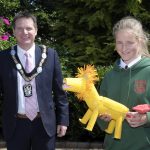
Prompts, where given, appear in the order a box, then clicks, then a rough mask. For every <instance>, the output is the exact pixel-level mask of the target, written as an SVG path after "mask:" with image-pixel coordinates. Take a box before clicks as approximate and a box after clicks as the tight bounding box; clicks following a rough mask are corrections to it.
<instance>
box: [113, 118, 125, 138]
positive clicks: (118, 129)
mask: <svg viewBox="0 0 150 150" xmlns="http://www.w3.org/2000/svg"><path fill="white" fill-rule="evenodd" d="M122 121H123V118H122V117H120V118H118V119H117V120H116V127H115V133H114V138H116V139H120V138H121V132H122Z"/></svg>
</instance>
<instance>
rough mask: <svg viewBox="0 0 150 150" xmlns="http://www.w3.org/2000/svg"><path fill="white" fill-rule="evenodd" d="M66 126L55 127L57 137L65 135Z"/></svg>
mask: <svg viewBox="0 0 150 150" xmlns="http://www.w3.org/2000/svg"><path fill="white" fill-rule="evenodd" d="M66 131H67V126H63V125H57V136H58V137H63V136H64V135H65V134H66Z"/></svg>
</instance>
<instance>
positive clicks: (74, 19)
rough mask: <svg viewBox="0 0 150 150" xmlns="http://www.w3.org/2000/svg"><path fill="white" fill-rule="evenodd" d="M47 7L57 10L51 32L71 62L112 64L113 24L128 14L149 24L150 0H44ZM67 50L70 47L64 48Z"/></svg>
mask: <svg viewBox="0 0 150 150" xmlns="http://www.w3.org/2000/svg"><path fill="white" fill-rule="evenodd" d="M38 2H39V4H41V5H43V6H44V7H45V8H46V9H47V11H49V10H50V11H51V12H52V11H53V14H54V16H53V17H54V20H53V21H54V22H53V27H52V32H51V35H52V36H53V38H54V39H55V40H54V42H55V43H56V44H57V45H60V46H63V47H65V48H66V49H67V53H68V52H69V55H67V56H69V63H70V64H72V65H76V66H78V65H83V64H86V63H90V64H91V63H92V64H96V65H110V64H112V63H113V62H114V60H115V59H116V57H117V55H116V52H114V40H113V36H112V27H113V25H114V23H116V21H118V20H119V19H120V18H122V17H124V16H129V15H130V16H134V17H136V18H138V19H139V20H141V21H142V23H143V24H144V25H145V26H147V27H148V26H149V24H150V23H149V22H150V15H149V9H150V7H149V5H150V4H149V2H148V1H146V0H143V1H142V0H124V1H122V0H111V1H110V0H55V1H46V0H43V1H41V3H40V0H39V1H38ZM64 54H66V51H64Z"/></svg>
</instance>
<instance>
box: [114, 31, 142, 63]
mask: <svg viewBox="0 0 150 150" xmlns="http://www.w3.org/2000/svg"><path fill="white" fill-rule="evenodd" d="M115 35H116V50H117V53H118V54H119V55H120V57H121V58H122V60H123V61H124V62H125V63H126V64H129V63H130V62H132V61H133V60H134V59H136V58H137V57H138V56H140V52H139V47H140V45H139V40H138V39H137V38H136V36H135V35H134V34H133V33H132V32H131V30H129V29H126V30H125V29H124V30H120V31H118V32H116V34H115Z"/></svg>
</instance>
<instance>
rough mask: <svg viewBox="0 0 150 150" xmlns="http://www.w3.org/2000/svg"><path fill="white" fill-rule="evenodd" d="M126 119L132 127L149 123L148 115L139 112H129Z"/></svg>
mask: <svg viewBox="0 0 150 150" xmlns="http://www.w3.org/2000/svg"><path fill="white" fill-rule="evenodd" d="M126 120H127V122H128V123H129V125H130V126H131V127H134V128H135V127H139V126H142V125H144V124H145V123H147V115H146V114H140V113H138V112H128V113H127V115H126Z"/></svg>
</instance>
